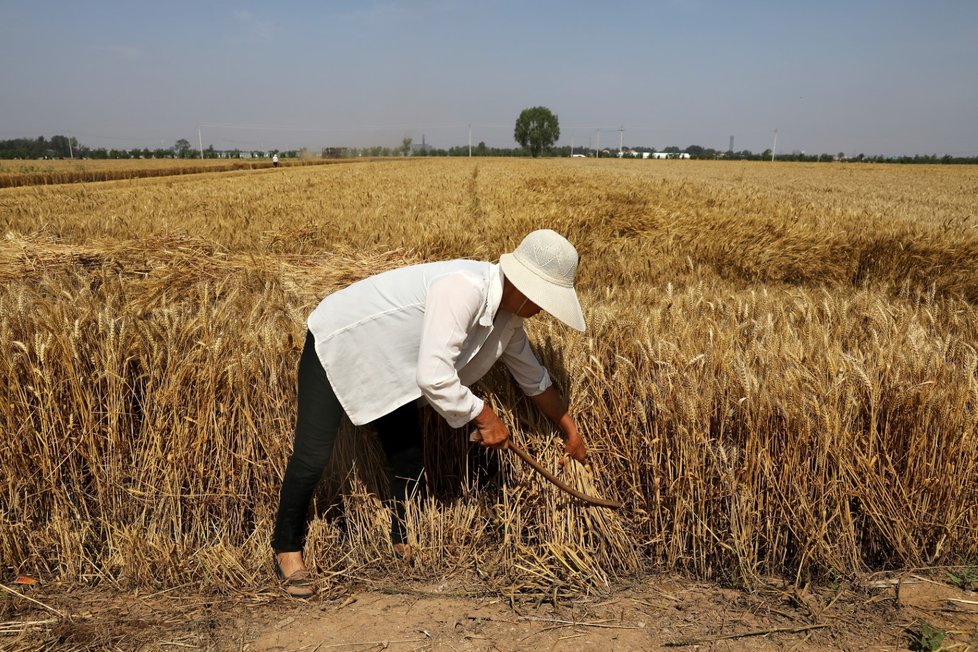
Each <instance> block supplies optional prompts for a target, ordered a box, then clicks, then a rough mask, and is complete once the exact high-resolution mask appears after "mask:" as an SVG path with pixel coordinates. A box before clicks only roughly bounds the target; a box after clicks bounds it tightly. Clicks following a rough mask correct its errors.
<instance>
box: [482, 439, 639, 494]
mask: <svg viewBox="0 0 978 652" xmlns="http://www.w3.org/2000/svg"><path fill="white" fill-rule="evenodd" d="M469 441H471V442H473V443H475V442H479V441H482V437H480V436H479V432H478V431H473V432H472V434H471V435H469ZM506 448H508V449H509V450H511V451H513V452H514V453H516V454H517V455H518V456H519V457H520V459H521V460H523V461H524V462H526V463H527V464H529V465H530V466H531V467H533V470H534V471H536V472H537V473H539V474H540V475H542V476H543V477H545V478H546V479H547V480H549V481H550V482H552V483H553V484H555V485H556V486H557V487H558V488H560V489H561V490H563V491H566V492H567V493H569V494H570V495H572V496H574V497H575V498H580V499H581V500H583V501H584V502H586V503H588V504H590V505H597V506H598V507H610V508H612V509H621V508H622V507H624V505H623V504H622V503H619V502H615V501H614V500H608V499H607V498H596V497H594V496H588V495H587V494H585V493H581V492H580V491H578V490H577V489H575V488H574V487H571V486H570V485H568V484H566V483H564V482H563V481H561V480H560V479H559V478H557V476H555V475H554V474H553V473H551V472H550V471H548V470H547V469H545V468H544V467H543V465H541V464H540V463H539V462H537V461H536V460H535V459H533V456H532V455H530V454H529V453H527V452H526V451H524V450H523V449H522V448H520V447H519V446H517V445H516V444H515V443H513V440H512V439H510V440H509V441H508V442H507V443H506Z"/></svg>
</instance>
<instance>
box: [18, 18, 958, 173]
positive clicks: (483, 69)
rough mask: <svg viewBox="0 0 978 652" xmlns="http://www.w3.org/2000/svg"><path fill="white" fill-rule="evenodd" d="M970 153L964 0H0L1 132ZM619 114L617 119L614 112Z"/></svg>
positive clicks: (100, 142)
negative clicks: (518, 126)
mask: <svg viewBox="0 0 978 652" xmlns="http://www.w3.org/2000/svg"><path fill="white" fill-rule="evenodd" d="M536 105H544V106H547V107H549V108H550V109H551V110H552V111H553V112H554V113H556V114H557V115H558V116H559V118H560V126H561V138H560V144H564V145H569V144H571V142H572V140H573V143H574V144H575V145H579V146H580V145H588V144H591V145H594V144H597V142H598V140H599V139H600V144H601V145H602V146H608V145H611V146H614V147H617V146H618V144H619V142H620V139H623V141H624V144H625V146H648V147H656V148H659V149H662V148H664V147H667V146H670V145H676V146H679V147H686V146H688V145H694V144H695V145H701V146H704V147H712V148H715V149H719V150H726V149H727V147H728V145H729V138H730V136H734V138H735V142H734V148H735V149H737V150H741V149H750V150H752V151H755V152H761V151H763V150H765V149H767V148H770V147H771V146H772V144H773V138H774V130H775V129H777V130H778V136H777V137H778V141H777V151H778V152H791V151H796V150H798V151H805V152H808V153H833V154H834V153H837V152H844V153H846V154H849V155H854V154H858V153H860V152H861V153H865V154H883V155H894V154H939V155H941V154H952V155H978V1H976V0H916V1H915V0H865V1H862V0H847V1H843V0H781V1H774V0H771V1H752V0H743V1H741V0H646V1H639V0H632V1H616V0H607V1H599V0H592V1H590V2H583V1H575V0H565V1H556V0H553V1H541V2H534V1H533V0H523V1H518V0H469V1H465V0H414V1H408V0H403V1H394V0H339V1H330V0H319V1H314V0H305V1H299V0H296V1H291V2H290V1H288V0H280V1H278V2H272V1H269V0H265V1H264V2H257V1H253V0H196V1H194V2H188V1H186V0H157V1H153V2H149V1H141V0H60V1H54V0H0V139H9V138H18V137H25V136H29V137H36V136H46V137H50V136H53V135H55V134H64V135H69V136H74V137H76V138H77V139H78V140H79V142H81V143H82V144H85V145H89V146H102V147H127V148H128V147H135V146H139V147H143V146H148V147H157V146H160V145H161V144H162V145H164V146H166V147H169V146H171V145H172V144H173V143H174V141H175V140H177V139H179V138H186V139H187V140H189V141H191V142H192V143H193V144H194V145H195V146H196V145H197V131H198V127H199V128H200V131H201V134H202V139H203V144H204V146H205V147H206V146H208V145H209V144H213V145H214V146H215V147H217V148H218V149H228V148H233V147H239V148H242V149H271V148H280V149H289V148H293V147H300V146H307V147H310V148H313V149H318V148H320V147H324V146H372V145H386V146H396V145H399V144H400V142H401V139H402V138H404V137H411V138H413V139H414V141H415V142H420V141H421V139H422V137H423V138H424V139H425V140H426V142H428V143H429V144H432V145H434V146H436V147H449V146H452V145H464V144H466V143H467V142H468V138H469V125H471V132H472V141H473V144H476V143H478V142H479V141H485V142H486V144H487V145H490V146H498V147H511V146H515V143H514V141H513V138H512V134H513V123H514V122H515V120H516V117H517V115H518V114H519V112H520V111H521V110H522V109H524V108H526V107H529V106H536ZM619 127H623V128H624V132H619V131H618V129H619Z"/></svg>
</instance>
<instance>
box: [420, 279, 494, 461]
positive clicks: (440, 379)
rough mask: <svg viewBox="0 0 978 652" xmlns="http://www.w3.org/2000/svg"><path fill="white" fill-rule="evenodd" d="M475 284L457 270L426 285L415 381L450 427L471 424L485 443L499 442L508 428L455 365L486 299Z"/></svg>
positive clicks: (474, 281)
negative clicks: (477, 394) (463, 382)
mask: <svg viewBox="0 0 978 652" xmlns="http://www.w3.org/2000/svg"><path fill="white" fill-rule="evenodd" d="M480 287H481V286H480V285H479V284H478V282H477V281H476V280H474V279H472V278H470V277H469V276H468V275H466V274H461V273H459V274H451V275H448V276H446V277H444V278H442V279H439V280H438V281H436V282H435V283H433V284H432V286H431V287H430V288H429V289H428V295H427V298H426V301H425V316H424V325H423V327H422V334H421V345H420V348H419V351H418V370H417V376H416V380H417V383H418V388H419V389H420V390H421V393H422V394H423V395H424V396H425V398H427V399H428V402H429V403H430V404H431V406H432V407H433V408H434V409H435V411H436V412H438V413H439V414H440V415H441V416H442V417H444V419H445V420H446V421H447V422H448V424H449V425H450V426H451V427H453V428H460V427H462V426H464V425H465V424H466V423H469V422H474V423H475V425H476V426H477V427H478V428H479V431H480V433H481V434H482V435H483V437H484V438H485V441H486V442H487V444H488V445H493V446H499V445H502V444H503V443H504V442H505V441H506V439H508V437H509V432H508V431H507V430H506V427H505V426H504V425H503V423H502V421H500V419H499V417H497V416H496V414H495V413H494V412H493V411H492V409H491V408H489V406H488V405H486V404H485V402H484V401H483V400H482V399H480V398H478V397H477V396H475V395H474V394H473V393H472V392H471V391H470V390H469V388H468V387H466V386H464V385H462V383H461V381H460V380H459V377H458V372H457V371H456V369H455V361H456V360H457V359H458V356H459V354H460V352H461V349H462V346H463V345H464V343H465V340H466V338H467V337H468V334H469V332H470V331H471V329H472V328H473V327H474V326H475V324H476V322H477V321H478V317H479V311H480V309H481V307H482V304H483V301H484V300H485V297H484V296H483V292H482V291H481V289H480ZM500 428H502V430H500Z"/></svg>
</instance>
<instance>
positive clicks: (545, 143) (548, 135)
mask: <svg viewBox="0 0 978 652" xmlns="http://www.w3.org/2000/svg"><path fill="white" fill-rule="evenodd" d="M513 138H515V139H516V142H518V143H519V144H520V145H522V146H523V147H524V148H525V149H528V150H529V151H530V155H531V156H533V157H537V156H540V152H542V151H543V150H544V148H547V147H550V146H552V145H553V144H554V143H555V142H557V139H558V138H560V122H559V121H558V120H557V116H556V115H554V113H553V112H552V111H551V110H550V109H548V108H547V107H545V106H534V107H530V108H529V109H523V111H522V112H521V113H520V117H518V118H517V119H516V129H515V130H513Z"/></svg>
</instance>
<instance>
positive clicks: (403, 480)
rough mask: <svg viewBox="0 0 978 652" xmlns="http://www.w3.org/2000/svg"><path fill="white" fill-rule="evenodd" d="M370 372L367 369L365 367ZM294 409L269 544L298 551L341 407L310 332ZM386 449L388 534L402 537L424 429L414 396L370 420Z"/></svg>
mask: <svg viewBox="0 0 978 652" xmlns="http://www.w3.org/2000/svg"><path fill="white" fill-rule="evenodd" d="M367 373H369V371H368V372H367ZM298 383H299V386H298V403H299V405H298V414H297V416H296V423H295V445H294V446H293V449H292V456H291V457H290V458H289V463H288V466H287V467H286V469H285V478H284V480H283V481H282V491H281V494H280V495H279V505H278V514H277V516H276V518H275V533H274V534H273V536H272V548H274V549H275V550H276V551H277V552H297V551H301V550H302V548H303V544H304V543H305V538H306V517H307V513H308V511H309V502H310V501H311V500H312V495H313V492H315V490H316V485H317V484H318V483H319V479H320V478H321V477H322V475H323V470H324V469H325V468H326V464H327V463H328V462H329V458H330V455H331V454H332V452H333V442H334V441H336V433H337V431H338V430H339V426H340V417H341V416H342V415H343V408H342V406H340V402H339V400H338V399H337V398H336V394H335V393H333V388H332V386H330V384H329V379H328V378H327V377H326V371H325V370H324V369H323V366H322V364H321V363H320V362H319V358H318V357H317V356H316V349H315V341H314V340H313V336H312V333H307V334H306V343H305V346H304V347H303V349H302V357H301V358H300V359H299V379H298ZM371 425H372V426H374V428H375V429H376V431H377V436H378V437H379V438H380V443H381V445H382V446H383V448H384V453H385V454H386V455H387V474H388V477H389V479H390V489H391V495H392V496H393V498H394V500H395V504H396V506H397V518H396V519H395V521H396V522H395V524H394V527H393V531H392V533H391V538H392V539H393V541H394V543H401V542H403V541H404V531H403V528H402V526H401V523H400V521H401V518H402V517H403V514H404V512H403V503H402V500H403V499H404V496H405V494H406V492H407V490H408V488H409V486H412V487H413V484H414V483H415V482H416V481H418V480H419V478H420V476H421V473H422V462H423V459H422V450H421V445H422V434H421V425H420V423H419V421H418V410H417V407H416V405H415V403H414V401H412V402H410V403H408V404H407V405H403V406H401V407H399V408H397V409H396V410H394V411H393V412H391V413H390V414H386V415H384V416H382V417H381V418H379V419H377V420H376V421H374V422H373V423H372V424H371Z"/></svg>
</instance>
